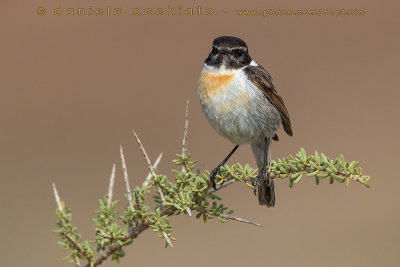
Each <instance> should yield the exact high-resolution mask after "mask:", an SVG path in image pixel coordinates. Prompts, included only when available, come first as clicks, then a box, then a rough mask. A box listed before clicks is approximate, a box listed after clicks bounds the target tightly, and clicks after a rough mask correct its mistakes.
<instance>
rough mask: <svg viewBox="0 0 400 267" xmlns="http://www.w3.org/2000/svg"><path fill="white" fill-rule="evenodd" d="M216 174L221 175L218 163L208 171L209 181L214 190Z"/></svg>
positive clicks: (215, 187)
mask: <svg viewBox="0 0 400 267" xmlns="http://www.w3.org/2000/svg"><path fill="white" fill-rule="evenodd" d="M217 174H219V175H221V165H218V166H217V167H215V168H214V169H213V170H212V171H211V172H210V181H211V182H212V186H213V188H214V189H215V190H217V184H216V183H215V176H217Z"/></svg>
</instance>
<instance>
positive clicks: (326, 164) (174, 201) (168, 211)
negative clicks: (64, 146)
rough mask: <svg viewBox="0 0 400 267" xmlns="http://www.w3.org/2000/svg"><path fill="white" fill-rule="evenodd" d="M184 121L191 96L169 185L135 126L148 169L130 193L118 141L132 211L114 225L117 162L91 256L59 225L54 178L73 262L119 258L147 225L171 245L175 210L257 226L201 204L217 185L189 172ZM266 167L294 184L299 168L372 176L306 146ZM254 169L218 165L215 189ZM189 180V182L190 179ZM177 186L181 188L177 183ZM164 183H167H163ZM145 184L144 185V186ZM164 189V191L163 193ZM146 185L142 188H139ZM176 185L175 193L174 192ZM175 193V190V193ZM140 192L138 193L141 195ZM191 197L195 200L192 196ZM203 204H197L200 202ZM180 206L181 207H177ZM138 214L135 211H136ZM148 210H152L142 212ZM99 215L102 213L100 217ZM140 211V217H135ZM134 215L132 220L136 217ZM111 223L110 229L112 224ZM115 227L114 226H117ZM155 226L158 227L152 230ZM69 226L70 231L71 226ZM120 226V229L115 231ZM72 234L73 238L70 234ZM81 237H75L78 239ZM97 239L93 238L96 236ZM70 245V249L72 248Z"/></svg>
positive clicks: (334, 176) (345, 177)
mask: <svg viewBox="0 0 400 267" xmlns="http://www.w3.org/2000/svg"><path fill="white" fill-rule="evenodd" d="M188 126H189V101H188V102H187V105H186V113H185V127H184V136H183V140H182V153H181V154H180V155H177V156H178V160H175V161H174V162H175V164H177V165H181V172H180V173H179V172H177V173H178V176H177V178H176V179H177V184H175V185H171V186H170V187H168V186H166V184H165V183H164V184H163V185H162V184H161V183H160V181H161V180H160V179H159V178H160V176H157V174H156V171H155V168H156V167H157V165H158V164H159V162H160V160H161V157H162V153H160V155H159V156H158V158H157V159H156V161H155V162H154V164H153V165H152V164H151V162H150V159H149V157H148V154H147V152H146V150H145V148H144V146H143V144H142V142H141V141H140V139H139V137H138V135H137V134H136V132H135V131H133V134H134V135H135V137H136V141H137V143H138V146H139V148H140V150H141V152H142V154H143V157H144V159H145V162H146V164H147V167H148V169H149V174H148V175H147V177H146V179H145V180H144V182H143V184H142V189H140V188H139V187H136V188H135V189H133V193H132V191H131V188H130V185H129V177H128V171H127V167H126V162H125V156H124V153H123V149H122V146H120V156H121V165H122V170H123V176H124V181H125V186H126V191H127V197H128V202H129V207H130V209H131V211H129V212H130V213H128V215H129V216H133V217H129V218H130V219H128V221H127V222H128V225H129V227H127V228H126V229H127V230H124V231H122V230H121V229H122V228H119V229H118V225H117V224H115V223H114V224H111V220H112V219H113V218H114V214H115V213H116V211H114V210H113V208H114V206H115V204H116V202H113V201H112V198H113V188H114V181H115V164H113V168H112V171H111V175H110V182H109V187H108V194H107V195H106V197H105V199H106V200H104V202H101V203H105V204H103V205H105V208H103V210H101V212H100V213H99V214H100V215H99V216H100V218H108V219H107V220H108V221H107V223H104V224H100V225H104V226H107V227H109V228H107V229H108V230H107V231H108V232H107V231H105V232H104V231H103V230H102V229H101V228H100V229H101V230H100V231H97V230H96V233H97V237H100V238H102V239H100V241H101V243H100V249H99V250H98V251H99V253H98V255H97V257H94V256H93V253H92V251H91V250H90V248H88V246H89V245H88V244H89V243H88V242H87V241H85V242H86V243H85V242H84V243H80V236H79V235H76V228H74V227H72V226H71V225H68V227H70V228H62V227H63V225H62V223H63V220H64V219H65V218H67V220H68V222H70V220H71V212H70V209H68V208H67V207H65V206H64V203H63V202H62V201H61V199H60V197H59V195H58V192H57V189H56V187H55V184H54V183H53V192H54V197H55V200H56V203H57V209H58V212H59V213H58V214H59V215H60V214H61V215H60V216H61V217H62V220H61V222H60V223H61V224H60V225H61V226H60V229H69V230H70V231H69V232H68V233H71V235H73V236H71V235H70V234H68V233H67V232H66V231H62V230H59V232H60V233H61V234H62V235H63V236H64V237H65V239H66V240H67V241H68V242H69V243H70V245H71V247H72V248H73V249H75V250H76V252H75V253H73V254H72V257H73V259H74V261H75V264H76V266H80V263H79V259H78V257H79V258H86V259H87V260H88V263H87V265H86V267H94V266H98V265H100V264H101V263H102V262H103V261H104V260H106V259H108V258H109V257H112V258H113V259H114V257H116V259H117V260H118V257H120V256H116V255H119V254H118V253H119V252H121V250H122V248H123V247H124V246H125V245H126V244H129V243H130V242H131V241H132V240H134V239H135V238H137V237H138V236H139V235H140V234H141V233H142V232H143V231H145V230H147V229H148V228H152V230H153V231H154V230H155V231H158V232H159V233H160V234H161V235H159V237H161V238H164V239H165V241H166V243H167V245H169V246H170V247H172V242H171V239H172V240H174V239H173V238H170V236H171V229H170V228H168V227H170V226H168V224H169V223H168V221H163V220H167V219H164V218H168V217H169V216H172V215H178V214H180V213H182V212H183V211H185V212H186V213H187V214H188V215H189V216H191V211H193V210H194V211H197V212H198V214H197V216H196V218H198V217H199V215H203V220H205V221H206V219H207V217H208V218H218V219H219V220H221V221H224V220H225V219H227V220H234V221H238V222H242V223H247V224H251V225H255V226H261V225H260V224H258V223H255V222H252V221H250V220H247V219H243V218H240V217H236V216H232V215H230V214H231V212H233V211H232V210H231V211H229V212H228V213H225V210H226V209H227V207H225V206H223V205H222V204H221V205H219V206H218V205H217V204H216V202H215V201H214V202H213V205H212V207H209V206H208V203H207V204H203V203H206V202H207V198H211V199H215V197H216V196H215V195H214V193H215V189H214V188H213V187H212V185H211V184H210V183H209V182H208V177H207V175H204V176H205V177H204V178H205V179H203V178H202V177H200V176H198V175H197V174H194V173H193V168H194V167H193V166H194V162H193V161H192V162H191V161H189V158H190V154H188V153H187V136H188ZM268 165H269V169H268V172H267V175H268V177H270V178H280V179H283V178H289V179H288V180H289V186H292V185H293V183H297V182H298V181H300V179H301V177H302V175H303V173H306V174H307V176H315V178H316V183H317V184H318V183H319V179H322V178H326V177H329V179H330V182H331V183H333V181H334V180H336V181H337V182H340V183H341V182H344V181H346V184H348V182H349V180H354V181H357V182H359V183H361V184H363V185H365V186H367V187H368V186H369V184H368V182H369V179H370V177H369V176H365V175H362V173H361V168H359V167H357V165H358V162H354V161H353V162H346V161H344V159H343V157H342V156H341V157H339V158H337V159H336V160H331V159H328V158H327V157H326V156H325V155H324V154H318V153H317V152H316V153H315V155H312V156H306V154H305V151H304V150H303V149H302V150H301V151H300V152H299V153H298V154H297V155H296V157H292V156H289V157H287V158H283V159H278V160H277V161H271V162H270V163H269V164H268ZM255 172H256V170H254V169H251V168H250V167H249V166H248V165H246V166H245V167H242V166H241V165H240V164H235V165H232V166H223V167H222V168H221V175H217V180H218V179H219V180H218V181H217V189H221V188H225V187H227V186H229V185H230V184H232V183H234V182H237V181H239V182H244V183H246V184H247V185H248V186H249V187H251V185H250V184H249V182H250V181H251V180H252V179H253V178H254V173H255ZM191 179H195V182H194V183H193V184H190V183H189V182H188V181H192V180H191ZM188 183H189V184H188ZM178 184H179V186H181V187H178ZM153 185H154V186H156V188H157V192H158V195H159V198H160V200H159V202H158V203H159V204H160V205H159V208H158V209H156V211H155V212H153V213H149V212H148V211H147V209H148V207H146V206H145V203H144V202H143V201H144V195H143V194H144V193H143V192H147V190H148V189H149V188H151V187H152V186H153ZM167 185H168V183H167ZM190 186H192V189H190V190H193V192H195V193H193V194H192V195H188V192H187V188H188V187H190ZM143 188H144V189H143ZM163 189H164V192H163ZM141 190H144V191H141ZM174 190H176V192H174ZM197 192H199V194H203V197H204V199H203V200H201V201H200V202H194V199H195V198H198V195H196V194H198V193H197ZM178 193H179V194H178ZM141 194H142V195H141ZM132 196H134V197H135V200H133V199H132ZM191 198H193V199H191ZM134 203H135V205H136V210H135V207H134ZM199 203H201V204H199ZM180 205H182V206H180ZM138 214H139V215H138ZM143 214H150V215H143ZM101 216H103V217H101ZM134 216H139V217H134ZM135 218H136V219H135ZM165 222H166V223H167V225H166V226H163V225H162V223H165ZM155 223H160V224H161V226H159V228H157V227H156V226H155ZM113 227H114V228H113ZM115 227H117V228H115ZM155 227H156V229H155ZM71 229H72V230H71ZM119 231H122V232H119ZM74 237H75V238H74ZM78 240H79V242H78ZM96 240H97V239H96ZM71 247H70V248H71Z"/></svg>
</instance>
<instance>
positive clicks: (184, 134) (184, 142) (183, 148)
mask: <svg viewBox="0 0 400 267" xmlns="http://www.w3.org/2000/svg"><path fill="white" fill-rule="evenodd" d="M188 131H189V100H188V101H187V102H186V113H185V130H184V132H183V140H182V155H181V156H182V158H184V157H185V156H186V153H187V137H188ZM185 168H186V166H185V164H182V172H183V171H184V170H185Z"/></svg>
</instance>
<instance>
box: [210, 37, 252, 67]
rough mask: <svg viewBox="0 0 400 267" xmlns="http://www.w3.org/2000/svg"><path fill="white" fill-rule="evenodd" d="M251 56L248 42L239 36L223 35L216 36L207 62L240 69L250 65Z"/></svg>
mask: <svg viewBox="0 0 400 267" xmlns="http://www.w3.org/2000/svg"><path fill="white" fill-rule="evenodd" d="M250 62H251V57H250V56H249V52H248V49H247V45H246V43H245V42H244V41H243V40H242V39H240V38H237V37H233V36H221V37H218V38H215V39H214V41H213V44H212V50H211V52H210V54H209V55H208V57H207V59H206V60H205V63H206V64H207V65H209V66H214V67H220V66H221V65H224V66H225V67H226V68H228V69H239V68H242V67H244V66H247V65H249V64H250Z"/></svg>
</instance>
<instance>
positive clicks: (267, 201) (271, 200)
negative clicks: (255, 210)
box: [258, 178, 275, 207]
mask: <svg viewBox="0 0 400 267" xmlns="http://www.w3.org/2000/svg"><path fill="white" fill-rule="evenodd" d="M258 203H260V205H266V206H267V207H273V206H275V189H274V180H273V179H271V178H264V179H262V180H261V181H260V184H259V186H258Z"/></svg>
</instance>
